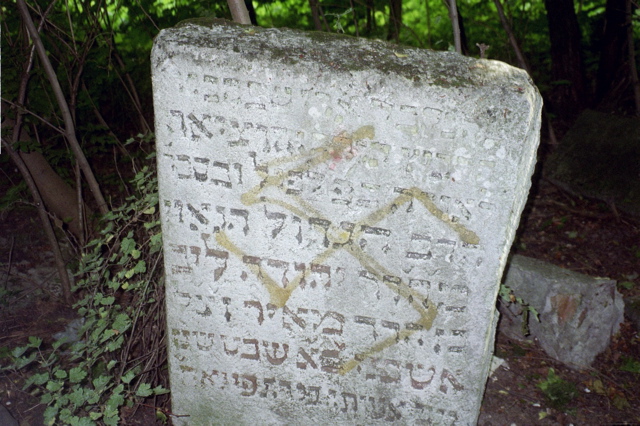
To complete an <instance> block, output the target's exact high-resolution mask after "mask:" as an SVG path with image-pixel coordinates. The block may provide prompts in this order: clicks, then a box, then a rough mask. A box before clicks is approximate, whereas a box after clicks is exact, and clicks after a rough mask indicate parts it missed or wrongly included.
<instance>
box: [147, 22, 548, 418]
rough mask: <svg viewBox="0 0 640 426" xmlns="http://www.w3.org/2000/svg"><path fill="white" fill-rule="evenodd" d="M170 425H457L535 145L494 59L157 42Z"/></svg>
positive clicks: (532, 93) (217, 29) (246, 40)
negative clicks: (171, 407) (171, 411)
mask: <svg viewBox="0 0 640 426" xmlns="http://www.w3.org/2000/svg"><path fill="white" fill-rule="evenodd" d="M152 72H153V84H154V105H155V117H156V135H157V156H158V174H159V184H160V194H159V195H160V203H161V208H162V210H161V215H162V216H161V217H162V227H163V236H164V253H165V270H166V303H167V321H168V334H169V366H170V380H171V390H172V402H173V412H174V413H176V414H179V415H185V416H189V417H179V418H176V419H175V420H174V422H175V423H176V424H190V425H206V424H211V425H213V424H216V425H219V424H228V425H239V424H260V425H283V424H292V425H293V424H295V425H304V424H309V425H317V424H366V425H377V424H390V423H393V424H412V425H414V424H473V423H475V421H476V419H477V416H478V412H479V408H480V403H481V399H482V395H483V390H484V385H485V381H486V377H487V374H488V369H489V366H490V362H491V355H492V351H493V340H494V332H495V323H496V313H495V312H496V310H495V300H496V297H497V292H498V288H499V284H500V277H501V275H502V271H503V268H504V265H505V261H506V259H507V254H508V252H509V247H510V245H511V243H512V240H513V237H514V232H515V230H516V227H517V224H518V221H519V217H520V213H521V211H522V208H523V205H524V202H525V200H526V198H527V194H528V190H529V186H530V176H531V173H532V170H533V165H534V163H535V152H536V148H537V144H538V141H539V125H540V108H541V98H540V96H539V94H538V91H537V90H536V88H535V87H534V86H533V85H532V83H531V81H530V80H529V78H528V77H527V75H526V74H525V73H524V72H523V71H521V70H518V69H515V68H512V67H510V66H508V65H506V64H503V63H500V62H495V61H488V60H475V59H472V58H465V57H462V56H459V55H456V54H453V53H442V52H441V53H437V52H432V51H427V50H420V49H413V48H406V47H401V46H397V45H392V44H387V43H383V42H378V41H370V40H363V39H355V38H351V37H345V36H337V35H331V34H324V33H305V32H299V31H294V30H289V29H263V28H257V27H244V26H238V25H235V24H231V23H227V22H225V21H219V20H208V21H207V20H204V21H203V20H196V21H192V22H187V23H183V24H181V25H179V26H178V27H176V28H173V29H168V30H163V31H161V32H160V34H159V35H158V37H157V38H156V40H155V44H154V48H153V52H152Z"/></svg>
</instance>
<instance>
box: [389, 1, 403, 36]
mask: <svg viewBox="0 0 640 426" xmlns="http://www.w3.org/2000/svg"><path fill="white" fill-rule="evenodd" d="M389 12H390V13H389V30H388V33H387V40H394V41H395V42H396V43H397V42H399V41H400V28H401V27H402V0H391V3H390V5H389Z"/></svg>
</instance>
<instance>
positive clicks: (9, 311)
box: [0, 176, 640, 426]
mask: <svg viewBox="0 0 640 426" xmlns="http://www.w3.org/2000/svg"><path fill="white" fill-rule="evenodd" d="M1 180H2V177H1V176H0V181H1ZM7 185H8V183H7V182H5V183H1V182H0V191H3V190H6V188H7ZM2 188H4V189H2ZM513 251H514V252H517V253H519V254H523V255H526V256H531V257H535V258H538V259H542V260H546V261H549V262H552V263H554V264H556V265H558V266H561V267H564V268H568V269H572V270H574V271H578V272H581V273H584V274H588V275H592V276H600V277H610V278H612V279H616V280H618V281H619V282H627V283H632V284H627V287H630V288H624V287H620V291H621V293H623V294H624V295H625V296H638V295H639V294H640V278H638V274H639V273H640V222H639V221H638V220H637V219H633V218H630V217H626V216H624V215H620V214H619V213H618V212H617V211H616V210H615V206H611V205H607V204H605V203H601V202H598V201H594V200H588V199H582V198H579V197H575V196H572V195H569V194H567V193H565V192H563V191H562V190H560V189H559V188H557V187H555V186H554V185H552V184H551V183H549V182H547V181H546V180H544V179H540V178H539V177H538V178H536V179H535V182H534V186H533V188H532V193H531V197H530V199H529V203H528V205H527V208H526V209H525V212H524V214H523V220H522V223H521V225H520V228H519V231H518V235H517V239H516V242H515V243H514V246H513ZM56 282H57V281H56V279H55V270H54V269H53V264H52V256H51V254H50V252H49V248H48V245H47V242H46V240H45V238H44V236H43V233H42V231H41V226H40V224H39V222H38V216H37V213H36V211H35V209H34V208H33V207H32V206H29V205H26V204H20V203H18V204H17V205H15V206H14V207H13V208H11V209H9V210H7V211H4V212H0V365H1V364H2V363H3V362H5V363H6V358H7V357H6V356H5V357H4V358H3V354H4V355H6V350H7V349H8V348H12V347H16V346H19V345H21V344H24V343H25V342H26V341H27V339H28V337H29V336H38V337H40V338H42V339H43V340H44V341H45V343H50V342H51V341H52V335H53V334H54V333H56V332H60V331H62V330H64V327H65V325H66V324H68V323H69V321H70V320H71V319H72V318H74V317H75V313H74V311H73V310H72V309H70V308H68V307H66V306H64V305H63V304H62V303H60V302H59V300H60V289H59V286H58V285H57V284H56ZM3 348H4V349H3ZM3 351H4V352H3ZM495 353H496V355H497V356H498V357H500V358H502V359H504V361H505V363H504V364H503V366H501V367H499V368H498V369H497V370H496V371H495V373H494V374H493V375H492V376H491V377H490V378H489V380H488V382H487V387H486V393H485V397H484V401H483V404H482V410H481V415H480V419H479V424H480V425H485V426H489V425H511V424H516V425H532V424H540V425H569V424H574V425H607V424H632V423H640V392H639V391H640V373H638V372H635V373H634V372H629V371H623V370H621V367H622V366H623V365H625V363H626V365H628V362H629V360H635V361H636V362H640V336H639V334H638V330H637V329H635V328H634V327H633V326H632V324H631V322H630V321H629V320H628V319H627V320H626V321H625V322H624V323H623V324H622V326H621V331H620V333H619V334H618V335H617V336H615V337H614V338H613V339H612V342H611V345H610V346H609V348H608V349H607V350H606V351H605V352H604V353H602V354H601V355H600V356H599V357H598V358H597V360H596V362H595V363H594V365H593V366H592V368H590V369H586V370H581V371H576V370H571V369H569V368H568V367H566V366H564V365H562V364H560V363H558V362H556V361H554V360H553V359H551V358H550V357H549V356H547V355H546V354H545V353H544V351H542V350H541V349H540V348H539V347H538V346H536V344H535V342H533V343H522V342H519V341H513V340H509V339H508V338H506V337H505V336H503V335H502V334H498V337H497V342H496V347H495ZM551 369H553V373H551V374H555V375H556V376H558V377H559V378H561V379H562V380H563V381H565V382H568V383H571V384H573V385H574V387H573V388H572V389H574V390H575V391H574V392H570V393H569V397H568V400H566V401H558V400H556V401H555V402H554V401H552V400H550V399H549V398H548V397H547V396H545V392H543V390H542V389H541V386H544V382H545V381H546V380H547V379H548V378H549V374H550V370H551ZM24 378H25V377H24V375H23V374H22V373H20V372H14V371H11V370H5V371H0V404H2V406H4V407H5V408H6V409H8V411H9V412H10V413H11V414H12V415H13V417H14V418H15V419H17V420H18V421H19V423H20V425H32V426H38V425H41V424H42V412H43V411H44V408H45V407H44V406H43V405H41V404H39V400H38V398H37V397H35V396H32V395H31V394H29V393H28V392H26V391H24V390H23V389H22V383H23V381H24ZM560 402H562V403H560ZM165 408H167V409H168V408H169V407H165ZM0 409H1V407H0ZM154 412H155V410H154V408H153V407H150V406H139V407H137V408H136V410H130V411H128V412H127V413H124V414H126V418H125V419H124V420H123V424H140V425H150V424H155V422H156V420H155V416H154ZM0 426H2V425H0Z"/></svg>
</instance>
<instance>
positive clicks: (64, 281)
mask: <svg viewBox="0 0 640 426" xmlns="http://www.w3.org/2000/svg"><path fill="white" fill-rule="evenodd" d="M2 146H3V147H4V149H5V150H6V151H7V152H8V153H9V157H11V160H12V161H13V163H14V164H15V165H16V167H17V168H18V170H20V173H21V174H22V177H23V178H24V181H25V182H26V183H27V186H28V187H29V191H31V196H32V197H33V200H34V201H35V203H36V206H37V207H38V215H39V216H40V222H42V227H43V228H44V232H45V234H46V235H47V239H48V240H49V244H50V245H51V250H52V251H53V257H54V259H55V261H56V269H57V270H58V275H59V276H60V282H61V286H62V296H63V297H64V301H65V303H67V304H71V281H70V280H69V273H68V272H67V268H66V266H65V264H64V258H63V257H62V251H60V245H58V240H57V239H56V234H55V232H54V231H53V227H52V226H51V222H50V221H49V216H48V215H47V210H46V209H45V207H44V202H43V201H42V197H41V196H40V192H39V191H38V187H37V186H36V183H35V182H34V181H33V178H32V177H31V173H29V169H28V168H27V165H26V164H24V161H22V158H20V155H18V153H17V152H15V151H14V150H13V147H12V146H11V144H10V143H9V142H8V141H6V140H5V139H4V138H2Z"/></svg>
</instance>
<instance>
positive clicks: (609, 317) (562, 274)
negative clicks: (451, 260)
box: [499, 255, 624, 368]
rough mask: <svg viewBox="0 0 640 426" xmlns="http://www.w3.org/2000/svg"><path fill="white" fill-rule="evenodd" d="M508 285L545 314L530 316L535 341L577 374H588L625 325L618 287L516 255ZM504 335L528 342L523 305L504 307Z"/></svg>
mask: <svg viewBox="0 0 640 426" xmlns="http://www.w3.org/2000/svg"><path fill="white" fill-rule="evenodd" d="M504 284H505V285H506V286H507V287H509V288H511V289H512V290H513V293H514V295H515V296H516V297H519V298H521V299H522V300H523V301H524V302H525V303H527V304H528V305H529V306H530V307H532V308H534V309H535V310H536V311H538V313H539V314H540V321H539V322H538V321H536V319H535V318H534V317H533V315H530V318H529V322H528V326H529V330H530V333H531V336H530V337H533V338H535V339H537V340H538V342H539V343H540V346H541V347H542V348H543V349H544V351H545V352H546V353H547V354H548V355H549V356H551V357H552V358H555V359H557V360H558V361H560V362H562V363H564V364H567V365H568V366H569V367H572V368H586V367H589V366H590V365H591V363H593V361H594V359H595V357H596V356H597V355H598V354H599V353H601V352H602V351H604V350H605V349H606V348H607V347H608V346H609V342H610V339H611V336H612V335H613V334H615V333H617V332H618V330H619V328H620V323H621V322H622V321H623V319H624V318H623V314H624V302H623V300H622V296H621V295H620V293H619V292H618V290H617V289H616V282H615V281H613V280H610V279H607V278H594V277H590V276H587V275H583V274H579V273H577V272H573V271H569V270H567V269H563V268H560V267H558V266H555V265H552V264H550V263H547V262H543V261H540V260H536V259H531V258H528V257H524V256H518V255H515V256H513V258H512V259H511V262H510V264H509V265H508V266H507V273H506V274H505V280H504ZM500 312H501V313H502V315H503V318H502V319H501V324H500V326H499V327H500V328H499V329H500V331H502V332H503V333H505V334H507V335H508V336H509V337H511V338H515V339H520V340H522V339H523V338H524V336H523V334H522V332H521V331H520V330H519V325H520V324H521V323H522V317H519V316H518V315H519V314H521V309H520V307H519V306H518V305H515V304H511V305H510V306H508V307H505V306H504V305H503V306H501V307H500Z"/></svg>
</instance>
